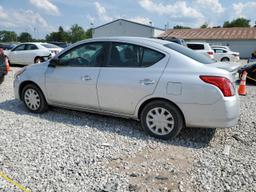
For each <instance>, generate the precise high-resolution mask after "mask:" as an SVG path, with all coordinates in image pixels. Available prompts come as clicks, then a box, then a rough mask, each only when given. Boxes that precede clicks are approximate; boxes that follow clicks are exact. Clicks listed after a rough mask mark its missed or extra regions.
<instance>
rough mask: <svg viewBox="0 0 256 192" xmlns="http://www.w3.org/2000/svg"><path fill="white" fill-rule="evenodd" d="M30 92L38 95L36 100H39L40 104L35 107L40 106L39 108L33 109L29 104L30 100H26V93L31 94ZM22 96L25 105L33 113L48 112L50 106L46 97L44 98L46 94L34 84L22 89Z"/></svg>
mask: <svg viewBox="0 0 256 192" xmlns="http://www.w3.org/2000/svg"><path fill="white" fill-rule="evenodd" d="M29 91H34V93H37V94H36V95H34V96H35V98H36V99H37V100H39V101H40V102H39V103H38V102H37V103H36V104H35V105H34V106H36V105H37V106H38V107H34V109H33V107H32V105H29V104H28V102H29V99H27V100H26V98H28V97H26V95H25V94H26V93H27V92H29ZM21 96H22V100H23V103H24V104H25V106H26V108H27V109H28V110H29V111H31V112H33V113H43V112H45V111H47V110H48V104H47V102H46V100H45V97H44V94H43V93H42V91H41V90H40V89H39V88H38V87H37V86H36V85H34V84H28V85H26V86H25V87H24V88H23V89H22V92H21Z"/></svg>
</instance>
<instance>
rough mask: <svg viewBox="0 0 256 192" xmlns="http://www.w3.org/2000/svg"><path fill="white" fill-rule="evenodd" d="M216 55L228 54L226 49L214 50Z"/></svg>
mask: <svg viewBox="0 0 256 192" xmlns="http://www.w3.org/2000/svg"><path fill="white" fill-rule="evenodd" d="M213 50H214V52H215V53H227V51H226V50H224V49H213Z"/></svg>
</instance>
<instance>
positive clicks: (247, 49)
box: [160, 27, 256, 58]
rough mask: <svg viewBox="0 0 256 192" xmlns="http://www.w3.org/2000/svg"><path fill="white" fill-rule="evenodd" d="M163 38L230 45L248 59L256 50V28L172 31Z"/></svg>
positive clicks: (163, 35) (168, 31)
mask: <svg viewBox="0 0 256 192" xmlns="http://www.w3.org/2000/svg"><path fill="white" fill-rule="evenodd" d="M160 36H161V37H163V38H167V39H168V38H172V37H176V38H180V39H184V40H185V41H200V42H208V43H210V44H212V45H213V44H214V45H228V46H229V47H230V49H231V50H232V51H236V52H239V53H240V57H241V58H248V57H250V56H251V53H252V52H253V51H255V50H256V28H255V27H254V28H249V27H248V28H243V27H234V28H206V29H170V30H167V31H166V32H165V33H163V34H161V35H160Z"/></svg>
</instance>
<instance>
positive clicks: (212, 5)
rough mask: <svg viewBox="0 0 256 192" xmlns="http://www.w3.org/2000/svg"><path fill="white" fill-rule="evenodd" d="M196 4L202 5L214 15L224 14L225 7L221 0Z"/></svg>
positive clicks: (198, 0)
mask: <svg viewBox="0 0 256 192" xmlns="http://www.w3.org/2000/svg"><path fill="white" fill-rule="evenodd" d="M196 3H198V4H199V5H201V6H202V7H203V8H204V9H205V10H207V9H208V10H209V9H210V10H211V11H212V12H214V13H223V12H224V10H225V9H224V7H223V6H222V4H221V3H220V2H219V0H196Z"/></svg>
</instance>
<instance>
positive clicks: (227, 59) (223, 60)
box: [220, 57, 230, 62]
mask: <svg viewBox="0 0 256 192" xmlns="http://www.w3.org/2000/svg"><path fill="white" fill-rule="evenodd" d="M220 61H221V62H225V61H230V59H229V58H227V57H223V58H222V59H221V60H220Z"/></svg>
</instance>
